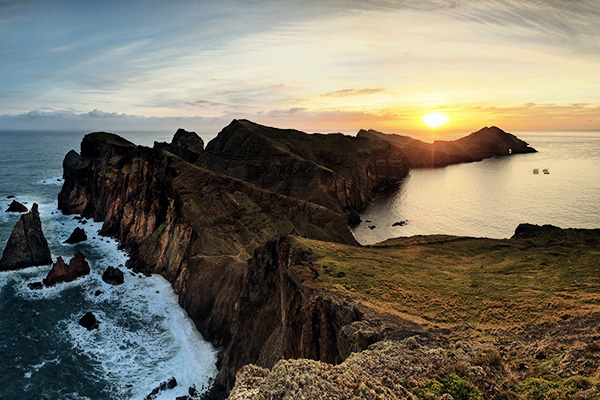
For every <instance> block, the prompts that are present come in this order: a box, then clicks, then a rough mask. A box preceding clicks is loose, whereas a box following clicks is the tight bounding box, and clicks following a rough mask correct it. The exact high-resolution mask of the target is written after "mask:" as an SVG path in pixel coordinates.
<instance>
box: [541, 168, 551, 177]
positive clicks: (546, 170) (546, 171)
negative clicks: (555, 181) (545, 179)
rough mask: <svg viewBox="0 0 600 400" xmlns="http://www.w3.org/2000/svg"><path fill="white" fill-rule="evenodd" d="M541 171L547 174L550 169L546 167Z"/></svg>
mask: <svg viewBox="0 0 600 400" xmlns="http://www.w3.org/2000/svg"><path fill="white" fill-rule="evenodd" d="M542 172H544V174H546V175H548V174H549V173H550V171H548V168H544V169H543V170H542Z"/></svg>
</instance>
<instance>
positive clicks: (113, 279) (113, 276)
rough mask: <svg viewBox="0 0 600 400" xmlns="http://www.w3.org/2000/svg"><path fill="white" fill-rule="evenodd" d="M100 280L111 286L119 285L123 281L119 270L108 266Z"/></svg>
mask: <svg viewBox="0 0 600 400" xmlns="http://www.w3.org/2000/svg"><path fill="white" fill-rule="evenodd" d="M102 280H103V281H104V282H106V283H110V284H111V285H120V284H122V283H123V282H124V281H125V280H124V278H123V272H122V271H121V270H120V269H119V268H115V267H112V266H110V265H109V266H108V268H106V271H104V273H103V274H102Z"/></svg>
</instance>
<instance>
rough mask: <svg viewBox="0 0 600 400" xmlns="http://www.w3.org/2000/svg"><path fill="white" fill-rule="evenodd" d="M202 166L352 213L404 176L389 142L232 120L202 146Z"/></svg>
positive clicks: (398, 156)
mask: <svg viewBox="0 0 600 400" xmlns="http://www.w3.org/2000/svg"><path fill="white" fill-rule="evenodd" d="M200 162H202V163H203V165H204V166H206V167H208V168H211V169H213V170H216V171H219V172H222V173H224V174H227V175H230V176H233V177H236V178H239V179H242V180H244V181H246V182H251V183H253V184H255V185H257V186H260V187H261V188H263V189H267V190H270V191H273V192H276V193H280V194H283V195H285V196H289V197H294V198H297V199H302V200H306V201H310V202H312V203H315V204H319V205H322V206H324V207H327V208H329V209H331V210H333V211H336V212H340V211H346V212H348V213H349V214H352V213H353V212H354V211H356V210H360V209H361V208H363V207H365V206H366V205H367V203H368V202H369V201H370V200H371V199H372V197H373V192H374V191H376V190H378V189H382V188H386V187H388V186H389V185H391V184H394V183H396V182H398V181H400V180H401V179H402V178H404V177H405V176H406V175H407V174H408V168H407V165H406V161H405V158H404V155H403V154H402V152H400V151H399V150H398V149H397V148H396V147H394V146H392V145H390V144H389V143H386V142H382V141H373V140H368V139H365V138H356V137H351V136H346V135H342V134H328V135H323V134H307V133H304V132H300V131H296V130H291V129H276V128H271V127H266V126H262V125H258V124H255V123H253V122H250V121H246V120H234V121H233V122H232V123H231V124H229V126H227V127H225V128H224V129H223V130H222V131H221V132H220V133H219V135H218V136H217V137H216V138H215V139H214V140H212V141H211V142H210V143H209V144H208V145H207V146H206V151H205V154H204V156H203V158H201V161H200Z"/></svg>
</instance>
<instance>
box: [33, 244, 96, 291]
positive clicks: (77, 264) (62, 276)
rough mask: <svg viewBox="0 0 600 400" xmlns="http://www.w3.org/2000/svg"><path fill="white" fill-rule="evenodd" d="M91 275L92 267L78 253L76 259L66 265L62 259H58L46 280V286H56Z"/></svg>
mask: <svg viewBox="0 0 600 400" xmlns="http://www.w3.org/2000/svg"><path fill="white" fill-rule="evenodd" d="M89 273H90V266H89V264H88V262H87V261H85V257H84V256H83V254H81V252H79V251H78V252H77V254H75V257H73V258H72V259H71V261H69V264H68V265H67V264H65V262H64V260H63V259H62V257H58V259H57V260H56V262H55V263H54V265H53V266H52V269H51V270H50V272H48V275H47V276H46V278H45V279H44V281H43V282H44V286H46V287H50V286H54V285H56V284H57V283H60V282H71V281H73V280H75V279H77V278H79V277H80V276H83V275H87V274H89Z"/></svg>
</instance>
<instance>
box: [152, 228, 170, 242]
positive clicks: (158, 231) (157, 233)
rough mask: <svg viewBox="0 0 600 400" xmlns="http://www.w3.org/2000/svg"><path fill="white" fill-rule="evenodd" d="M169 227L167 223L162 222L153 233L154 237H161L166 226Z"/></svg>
mask: <svg viewBox="0 0 600 400" xmlns="http://www.w3.org/2000/svg"><path fill="white" fill-rule="evenodd" d="M166 227H167V224H160V225H159V227H158V228H156V230H155V231H154V233H153V234H152V237H153V238H155V239H156V238H157V237H159V236H160V235H161V234H162V233H163V232H164V230H165V228H166Z"/></svg>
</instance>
